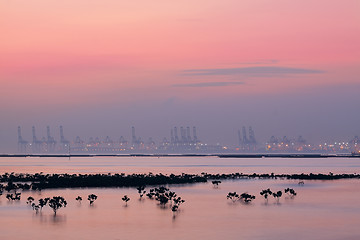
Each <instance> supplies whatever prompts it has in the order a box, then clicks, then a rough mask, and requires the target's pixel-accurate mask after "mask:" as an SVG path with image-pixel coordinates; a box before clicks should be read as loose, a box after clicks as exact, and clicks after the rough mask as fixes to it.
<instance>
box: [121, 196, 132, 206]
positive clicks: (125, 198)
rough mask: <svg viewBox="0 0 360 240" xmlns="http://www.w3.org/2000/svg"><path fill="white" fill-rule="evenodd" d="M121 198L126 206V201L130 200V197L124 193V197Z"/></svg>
mask: <svg viewBox="0 0 360 240" xmlns="http://www.w3.org/2000/svg"><path fill="white" fill-rule="evenodd" d="M121 200H123V201H124V202H125V205H126V206H127V202H128V201H130V198H129V197H128V196H127V195H125V196H124V197H122V198H121Z"/></svg>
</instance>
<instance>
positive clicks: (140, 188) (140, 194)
mask: <svg viewBox="0 0 360 240" xmlns="http://www.w3.org/2000/svg"><path fill="white" fill-rule="evenodd" d="M136 189H137V190H138V193H139V197H140V200H141V199H142V197H143V196H144V195H145V193H146V191H145V186H139V187H137V188H136Z"/></svg>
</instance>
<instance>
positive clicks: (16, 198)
mask: <svg viewBox="0 0 360 240" xmlns="http://www.w3.org/2000/svg"><path fill="white" fill-rule="evenodd" d="M20 198H21V193H18V192H16V191H15V193H8V194H6V199H7V200H9V201H19V200H20Z"/></svg>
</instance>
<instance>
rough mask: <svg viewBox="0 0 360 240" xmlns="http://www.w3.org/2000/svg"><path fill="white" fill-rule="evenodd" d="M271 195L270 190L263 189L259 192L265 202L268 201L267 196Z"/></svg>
mask: <svg viewBox="0 0 360 240" xmlns="http://www.w3.org/2000/svg"><path fill="white" fill-rule="evenodd" d="M272 194H273V193H272V191H271V190H270V188H268V189H263V190H262V191H261V192H260V195H261V196H263V197H264V198H265V201H266V202H267V201H268V200H269V198H268V197H269V196H271V195H272Z"/></svg>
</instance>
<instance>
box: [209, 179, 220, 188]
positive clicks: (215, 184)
mask: <svg viewBox="0 0 360 240" xmlns="http://www.w3.org/2000/svg"><path fill="white" fill-rule="evenodd" d="M211 183H212V184H213V186H214V188H217V187H218V186H219V184H220V183H221V181H219V180H213V181H211Z"/></svg>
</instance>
